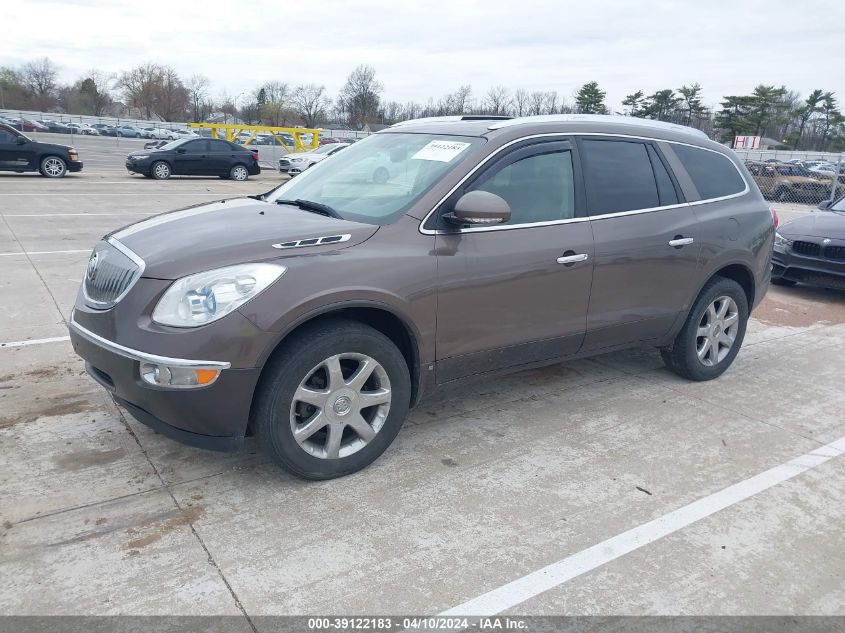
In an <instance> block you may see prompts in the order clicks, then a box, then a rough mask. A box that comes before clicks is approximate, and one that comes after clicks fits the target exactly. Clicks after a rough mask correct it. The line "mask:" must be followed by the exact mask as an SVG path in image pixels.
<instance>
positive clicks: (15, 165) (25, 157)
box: [0, 124, 82, 178]
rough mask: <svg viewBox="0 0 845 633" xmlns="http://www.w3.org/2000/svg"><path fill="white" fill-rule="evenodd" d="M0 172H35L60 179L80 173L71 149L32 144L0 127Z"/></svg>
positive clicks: (76, 157)
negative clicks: (69, 174)
mask: <svg viewBox="0 0 845 633" xmlns="http://www.w3.org/2000/svg"><path fill="white" fill-rule="evenodd" d="M0 171H15V172H18V173H21V172H25V171H39V172H41V175H42V176H46V177H47V178H61V177H62V176H64V175H65V174H66V173H67V172H69V171H82V161H80V160H79V154H78V153H77V152H76V150H75V149H74V148H73V147H70V146H68V145H58V144H56V143H41V142H39V141H34V140H32V139H31V138H29V137H28V136H27V135H26V134H23V133H21V132H18V131H17V130H16V129H14V128H12V127H10V126H8V125H3V124H0Z"/></svg>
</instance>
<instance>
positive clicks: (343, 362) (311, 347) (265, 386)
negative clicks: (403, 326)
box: [252, 319, 411, 479]
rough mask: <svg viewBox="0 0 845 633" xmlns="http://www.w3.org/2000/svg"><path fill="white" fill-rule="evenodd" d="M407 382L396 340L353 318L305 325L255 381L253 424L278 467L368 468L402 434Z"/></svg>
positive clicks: (344, 471) (309, 471)
mask: <svg viewBox="0 0 845 633" xmlns="http://www.w3.org/2000/svg"><path fill="white" fill-rule="evenodd" d="M410 395H411V381H410V374H409V372H408V365H407V363H406V362H405V358H404V357H403V356H402V353H401V352H400V351H399V349H398V348H397V347H396V345H395V344H394V343H393V342H392V341H391V340H390V339H389V338H387V337H386V336H385V335H384V334H382V333H381V332H379V331H377V330H375V329H373V328H371V327H369V326H367V325H364V324H362V323H358V322H355V321H347V320H341V319H332V320H327V321H323V322H320V323H317V324H315V325H313V326H311V327H306V328H305V329H303V330H301V331H300V332H299V333H298V334H295V335H294V338H292V339H291V340H290V341H287V342H286V343H285V344H284V349H282V350H280V353H278V354H276V356H275V358H274V359H273V361H271V363H270V364H268V366H267V367H266V368H265V370H264V374H263V375H262V377H261V382H260V383H259V387H258V391H257V397H256V403H255V408H254V412H253V419H252V425H253V428H254V430H255V434H256V436H257V438H258V441H259V443H260V444H261V447H262V448H263V449H264V451H265V452H266V453H267V454H268V455H269V456H270V457H271V458H272V459H273V461H275V462H276V463H277V464H278V465H279V466H281V467H282V468H284V469H285V470H287V471H288V472H290V473H292V474H294V475H296V476H298V477H302V478H304V479H332V478H334V477H342V476H343V475H348V474H350V473H354V472H356V471H358V470H361V469H362V468H365V467H366V466H368V465H369V464H371V463H372V462H373V461H375V459H376V458H378V457H379V456H380V455H381V454H382V453H383V452H384V451H385V450H386V449H387V447H388V446H390V443H391V442H392V441H393V439H394V438H395V437H396V435H397V434H398V433H399V429H400V428H401V426H402V423H403V422H404V421H405V416H406V415H407V413H408V407H409V405H410Z"/></svg>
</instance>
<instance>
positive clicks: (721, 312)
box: [661, 277, 748, 380]
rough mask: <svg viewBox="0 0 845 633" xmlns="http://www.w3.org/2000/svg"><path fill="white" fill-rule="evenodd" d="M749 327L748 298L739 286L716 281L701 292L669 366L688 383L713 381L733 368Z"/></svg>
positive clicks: (667, 352) (668, 353) (667, 357)
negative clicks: (688, 381) (690, 381)
mask: <svg viewBox="0 0 845 633" xmlns="http://www.w3.org/2000/svg"><path fill="white" fill-rule="evenodd" d="M747 325H748V298H747V297H746V296H745V291H744V290H743V289H742V286H740V285H739V284H738V283H737V282H735V281H734V280H732V279H726V278H724V277H714V278H713V279H711V280H710V281H709V282H708V283H707V285H706V286H704V288H703V289H702V291H701V293H700V294H699V295H698V298H697V299H696V301H695V303H694V304H693V306H692V309H691V310H690V312H689V315H688V316H687V320H686V322H685V323H684V326H683V327H682V328H681V331H680V332H679V333H678V336H676V337H675V341H674V343H673V344H672V348H671V349H664V350H661V355H662V356H663V360H664V362H665V363H666V366H667V367H668V368H669V369H671V370H672V371H674V372H675V373H676V374H678V375H679V376H682V377H684V378H687V379H689V380H712V379H713V378H717V377H718V376H721V375H722V374H723V373H724V372H725V370H726V369H727V368H728V367H730V366H731V363H733V361H734V358H736V355H737V354H738V353H739V348H740V347H741V346H742V341H743V339H744V338H745V328H746V326H747Z"/></svg>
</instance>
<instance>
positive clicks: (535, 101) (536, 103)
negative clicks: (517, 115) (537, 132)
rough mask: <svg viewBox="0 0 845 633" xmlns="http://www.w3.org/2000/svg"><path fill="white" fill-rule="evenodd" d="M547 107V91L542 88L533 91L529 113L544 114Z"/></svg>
mask: <svg viewBox="0 0 845 633" xmlns="http://www.w3.org/2000/svg"><path fill="white" fill-rule="evenodd" d="M545 107H546V93H545V92H542V91H540V90H535V91H534V92H532V93H531V96H530V98H529V103H528V114H534V115H537V114H543V109H544V108H545Z"/></svg>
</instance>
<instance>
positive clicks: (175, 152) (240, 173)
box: [126, 138, 261, 180]
mask: <svg viewBox="0 0 845 633" xmlns="http://www.w3.org/2000/svg"><path fill="white" fill-rule="evenodd" d="M126 169H127V170H128V171H129V172H130V173H133V174H142V175H143V176H146V177H147V178H155V179H156V180H166V179H168V178H170V176H171V175H181V176H220V177H221V178H231V179H232V180H246V179H247V178H249V177H250V176H255V175H257V174H260V173H261V167H259V165H258V152H257V151H255V150H248V149H246V148H245V147H241V146H240V145H236V144H235V143H230V142H229V141H224V140H222V139H205V138H195V139H179V140H178V141H172V142H170V143H167V144H166V145H163V146H161V147H159V148H154V149H146V150H144V151H142V152H133V153H131V154H129V156H127V157H126Z"/></svg>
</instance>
